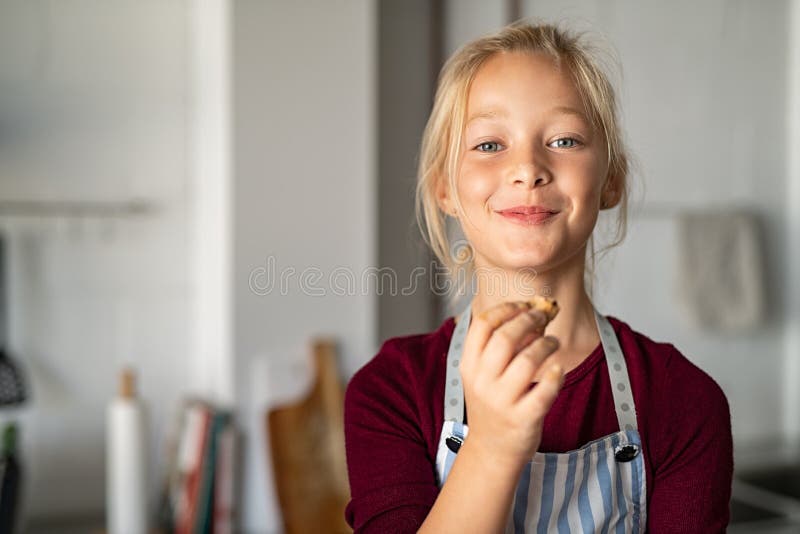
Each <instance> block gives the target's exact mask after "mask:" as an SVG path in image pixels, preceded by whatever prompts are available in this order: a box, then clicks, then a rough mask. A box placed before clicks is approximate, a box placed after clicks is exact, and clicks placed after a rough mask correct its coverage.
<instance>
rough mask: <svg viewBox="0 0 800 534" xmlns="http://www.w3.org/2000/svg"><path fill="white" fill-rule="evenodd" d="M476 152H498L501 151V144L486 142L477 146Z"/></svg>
mask: <svg viewBox="0 0 800 534" xmlns="http://www.w3.org/2000/svg"><path fill="white" fill-rule="evenodd" d="M475 150H477V151H479V152H497V151H498V150H500V143H498V142H496V141H486V142H485V143H481V144H479V145H478V146H476V147H475Z"/></svg>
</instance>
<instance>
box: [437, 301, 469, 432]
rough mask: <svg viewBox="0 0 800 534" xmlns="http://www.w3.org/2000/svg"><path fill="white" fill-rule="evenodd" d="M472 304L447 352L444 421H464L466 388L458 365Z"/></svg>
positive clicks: (465, 311) (462, 316) (462, 314)
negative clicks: (462, 382)
mask: <svg viewBox="0 0 800 534" xmlns="http://www.w3.org/2000/svg"><path fill="white" fill-rule="evenodd" d="M471 309H472V302H469V303H467V307H466V308H465V309H464V311H463V312H461V315H460V316H459V318H458V324H456V329H455V331H454V332H453V337H452V338H451V339H450V348H449V349H448V351H447V373H446V377H445V384H444V420H445V421H458V422H463V421H464V386H463V385H462V384H461V373H460V372H459V371H458V364H459V363H461V353H462V352H463V349H464V338H465V337H467V330H468V329H469V322H470V319H471V318H472V314H471V313H470V311H471Z"/></svg>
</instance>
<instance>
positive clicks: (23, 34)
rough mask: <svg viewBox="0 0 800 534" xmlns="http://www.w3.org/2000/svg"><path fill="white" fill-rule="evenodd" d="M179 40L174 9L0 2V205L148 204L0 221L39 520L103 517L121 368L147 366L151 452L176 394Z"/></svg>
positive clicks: (127, 3) (179, 19) (179, 377)
mask: <svg viewBox="0 0 800 534" xmlns="http://www.w3.org/2000/svg"><path fill="white" fill-rule="evenodd" d="M186 41H187V10H186V6H185V4H184V3H183V2H181V1H172V2H137V1H132V0H114V1H106V0H76V1H72V2H68V3H67V2H29V1H26V0H18V1H11V0H3V1H2V2H0V198H2V199H4V200H8V199H19V200H22V199H25V200H91V201H109V202H117V201H127V200H130V199H131V198H137V197H141V198H143V199H146V200H147V201H148V202H151V203H152V205H153V206H154V208H155V211H154V212H153V213H152V214H150V215H143V216H140V217H137V218H133V219H116V220H97V219H91V218H63V217H55V218H21V217H9V216H1V215H0V224H2V229H3V230H5V231H6V233H7V234H8V236H9V238H10V239H11V250H10V253H11V272H10V278H11V280H10V281H11V286H12V291H11V303H10V316H11V327H12V329H11V348H12V350H13V353H14V354H15V355H16V356H17V357H18V359H19V361H20V362H21V363H22V364H23V365H24V366H25V368H26V370H27V371H28V374H29V376H30V377H31V380H32V382H33V396H32V399H31V402H30V403H29V404H28V405H27V407H26V408H25V410H24V412H23V413H22V414H21V416H22V418H23V426H22V439H23V443H22V454H23V461H24V468H25V474H26V477H27V478H26V480H25V482H26V485H25V493H26V495H27V496H28V499H27V502H28V504H29V511H30V514H31V515H32V516H34V517H36V516H44V515H49V516H53V515H56V516H58V515H70V516H76V515H78V516H80V515H94V514H99V513H102V507H103V502H104V501H103V500H104V493H103V488H104V485H105V480H104V417H105V411H104V409H105V404H106V403H107V401H108V400H109V399H110V398H111V396H112V395H115V394H116V387H117V386H116V381H117V376H116V374H117V371H118V369H119V367H120V365H121V364H124V363H133V364H135V365H136V366H137V367H138V368H139V369H140V371H141V372H140V379H141V392H142V395H143V396H144V397H145V398H146V399H147V401H148V404H149V406H150V408H151V410H152V415H153V419H154V421H153V422H154V435H153V437H152V444H153V450H152V452H153V454H154V456H155V455H156V453H159V454H158V455H157V456H156V457H157V458H160V457H161V454H160V452H161V449H160V448H159V445H163V429H164V427H165V425H166V424H167V423H168V422H169V419H168V418H169V416H170V414H171V411H172V409H173V408H174V407H175V405H176V402H177V399H178V395H179V394H180V392H181V391H183V390H185V386H186V381H185V372H186V368H187V365H188V360H189V352H188V347H187V341H188V336H187V331H188V327H189V323H188V313H187V311H188V307H189V300H190V294H189V288H188V284H187V276H186V273H187V270H188V246H187V243H188V239H187V231H188V225H187V218H188V212H187V201H186V192H187V164H186V150H187V143H186V138H187V137H186V121H187V106H186V93H187V79H186V69H187V42H186ZM3 415H4V416H5V417H12V416H13V414H10V413H8V412H4V413H3ZM159 463H160V462H159ZM157 483H158V481H157V480H153V489H154V490H155V488H156V487H157ZM76 489H77V491H76Z"/></svg>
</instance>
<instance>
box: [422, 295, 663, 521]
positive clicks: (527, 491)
mask: <svg viewBox="0 0 800 534" xmlns="http://www.w3.org/2000/svg"><path fill="white" fill-rule="evenodd" d="M470 309H471V305H467V307H466V309H465V310H464V311H463V312H462V314H461V316H460V318H459V320H458V324H457V325H456V329H455V331H454V332H453V337H452V339H451V340H450V348H449V350H448V353H447V376H446V383H445V395H444V423H443V425H442V432H441V435H440V437H439V447H438V450H437V453H436V472H437V475H438V482H439V487H440V488H441V487H442V485H444V483H445V481H446V480H447V475H448V474H449V473H450V469H451V468H452V466H453V462H454V461H455V459H456V455H457V454H458V450H459V448H460V446H461V443H463V441H464V439H466V437H467V435H468V434H469V427H468V426H467V425H466V424H464V422H463V421H464V390H463V386H462V385H461V375H460V373H459V371H458V365H459V362H460V360H461V352H462V348H463V344H464V338H465V337H466V334H467V330H468V328H469V322H470V318H471V313H470ZM594 312H595V320H596V322H597V328H598V331H599V332H600V340H601V342H602V345H603V351H604V353H605V357H606V362H607V364H608V374H609V378H610V379H611V391H612V394H613V396H614V408H615V410H616V413H617V420H618V421H619V428H620V430H619V431H618V432H615V433H614V434H609V435H608V436H604V437H602V438H600V439H596V440H594V441H592V442H590V443H587V444H585V445H583V446H582V447H581V448H579V449H576V450H573V451H569V452H565V453H552V452H548V453H541V452H537V453H536V454H535V455H534V456H533V458H532V460H531V461H530V462H528V464H527V465H526V466H525V467H524V468H523V470H522V474H521V476H520V480H519V483H518V485H517V490H516V494H515V497H514V500H513V502H512V508H511V511H510V513H509V518H508V522H507V524H506V529H505V532H506V533H508V534H510V533H515V534H527V533H533V532H535V533H547V532H558V533H559V534H561V533H586V532H603V533H605V532H613V533H638V532H644V531H645V525H646V523H647V502H646V501H647V495H646V484H645V470H644V458H643V456H642V453H641V450H642V441H641V437H640V436H639V432H638V431H637V424H636V406H635V405H634V402H633V394H632V393H631V385H630V380H629V379H628V370H627V366H626V365H625V358H624V357H623V355H622V350H621V349H620V345H619V341H618V340H617V336H616V335H615V333H614V329H613V328H612V327H611V323H609V322H608V319H606V318H605V317H604V316H603V315H601V314H600V313H599V312H598V311H597V309H595V311H594Z"/></svg>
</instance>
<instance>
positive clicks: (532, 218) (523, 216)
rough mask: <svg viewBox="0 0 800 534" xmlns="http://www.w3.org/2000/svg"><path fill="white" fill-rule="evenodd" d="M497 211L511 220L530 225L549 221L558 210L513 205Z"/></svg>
mask: <svg viewBox="0 0 800 534" xmlns="http://www.w3.org/2000/svg"><path fill="white" fill-rule="evenodd" d="M497 213H499V214H500V215H502V216H503V217H504V218H506V219H508V220H510V221H512V222H516V223H519V224H523V225H527V226H530V225H538V224H543V223H545V222H547V221H549V220H550V219H552V218H553V217H555V216H556V215H557V214H558V210H553V209H550V208H546V207H544V206H515V207H513V208H508V209H505V210H500V211H498V212H497Z"/></svg>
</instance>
